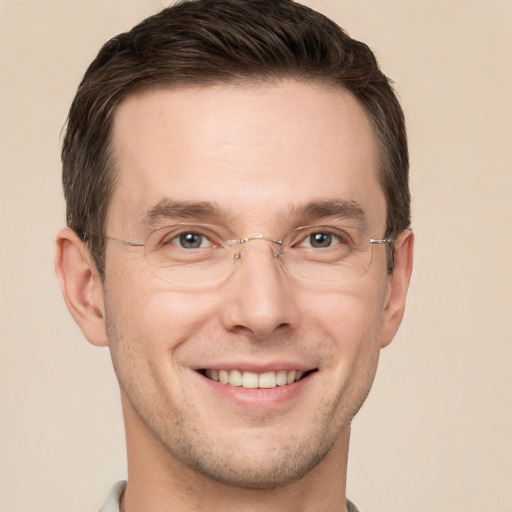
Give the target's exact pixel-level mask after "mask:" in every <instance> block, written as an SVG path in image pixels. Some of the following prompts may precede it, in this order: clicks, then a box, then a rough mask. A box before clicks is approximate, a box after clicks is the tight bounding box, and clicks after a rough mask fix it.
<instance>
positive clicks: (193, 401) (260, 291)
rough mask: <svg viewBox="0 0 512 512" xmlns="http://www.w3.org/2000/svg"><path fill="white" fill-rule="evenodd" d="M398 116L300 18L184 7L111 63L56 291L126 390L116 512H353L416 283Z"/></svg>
mask: <svg viewBox="0 0 512 512" xmlns="http://www.w3.org/2000/svg"><path fill="white" fill-rule="evenodd" d="M407 174H408V156H407V143H406V136H405V127H404V121H403V115H402V111H401V108H400V106H399V104H398V102H397V100H396V98H395V95H394V94H393V91H392V89H391V87H390V85H389V83H388V80H387V79H386V77H385V76H384V75H383V74H382V73H381V72H380V70H379V69H378V66H377V63H376V61H375V58H374V56H373V54H372V53H371V51H370V50H369V49H368V47H367V46H366V45H364V44H362V43H360V42H357V41H354V40H352V39H350V38H349V37H348V36H347V35H346V34H345V33H344V32H343V31H342V30H341V29H340V28H339V27H337V26H336V25H335V24H334V23H333V22H331V21H329V20H328V19H326V18H325V17H323V16H322V15H320V14H318V13H316V12H314V11H312V10H310V9H308V8H306V7H304V6H301V5H299V4H295V3H293V2H291V1H289V0H198V1H195V2H182V3H179V4H178V5H176V6H174V7H171V8H168V9H166V10H164V11H162V12H161V13H160V14H158V15H156V16H153V17H151V18H149V19H148V20H146V21H144V22H143V23H141V24H140V25H138V26H137V27H135V28H134V29H133V30H132V31H131V32H129V33H127V34H121V35H119V36H117V37H115V38H114V39H112V40H111V41H109V42H108V43H107V44H106V45H105V46H104V47H103V48H102V50H101V51H100V53H99V55H98V57H97V58H96V59H95V61H94V62H93V63H92V64H91V66H90V67H89V69H88V71H87V73H86V75H85V77H84V80H83V82H82V84H81V85H80V87H79V90H78V93H77V95H76V98H75V100H74V102H73V105H72V107H71V111H70V114H69V121H68V126H67V132H66V137H65V141H64V147H63V183H64V191H65V196H66V200H67V206H68V210H67V222H68V226H69V227H68V228H66V229H64V230H62V231H61V232H60V233H59V235H58V238H57V255H56V271H57V274H58V277H59V280H60V283H61V286H62V290H63V294H64V298H65V300H66V304H67V306H68V308H69V310H70V312H71V314H72V315H73V317H74V319H75V321H76V322H77V323H78V325H79V326H80V328H81V329H82V331H83V333H84V335H85V337H86V338H87V339H88V340H89V342H90V343H92V344H94V345H98V346H108V347H109V349H110V351H111V355H112V360H113V365H114V369H115V371H116V375H117V378H118V381H119V385H120V390H121V400H122V407H123V414H124V421H125V429H126V441H127V451H128V483H127V484H126V482H121V483H118V484H116V486H115V487H114V488H113V490H112V493H111V494H110V496H109V497H108V499H107V502H106V503H105V505H104V506H103V508H102V509H101V510H102V511H104V512H111V511H117V510H121V511H124V512H137V511H139V512H140V511H152V512H158V511H168V510H172V511H191V510H210V511H217V510H222V511H235V510H237V511H238V510H244V511H256V510H263V509H265V510H272V511H283V512H284V511H292V510H293V511H297V510H299V511H313V510H315V511H322V512H330V511H347V510H348V511H353V510H356V508H355V507H354V505H352V504H351V503H350V502H349V501H348V500H346V497H345V481H346V466H347V457H348V444H349V435H350V423H351V420H352V418H353V417H354V415H355V414H356V413H357V411H358V409H359V408H360V406H361V405H362V403H363V401H364V399H365V397H366V395H367V393H368V392H369V389H370V387H371V383H372V381H373V378H374V375H375V371H376V367H377V361H378V357H379V351H380V348H381V347H384V346H386V345H387V344H389V343H390V341H391V340H392V338H393V336H394V334H395V333H396V330H397V329H398V326H399V324H400V321H401V318H402V315H403V311H404V304H405V297H406V292H407V287H408V283H409V278H410V274H411V268H412V246H413V235H412V232H411V231H410V229H409V224H410V212H409V203H410V200H409V192H408V177H407Z"/></svg>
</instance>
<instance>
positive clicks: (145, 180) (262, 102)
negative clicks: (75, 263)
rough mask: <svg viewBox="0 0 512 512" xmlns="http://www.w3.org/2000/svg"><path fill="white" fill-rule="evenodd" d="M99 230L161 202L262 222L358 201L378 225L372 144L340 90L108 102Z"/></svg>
mask: <svg viewBox="0 0 512 512" xmlns="http://www.w3.org/2000/svg"><path fill="white" fill-rule="evenodd" d="M112 149H113V155H114V159H115V164H116V168H117V170H118V173H119V174H118V179H117V180H116V187H115V190H114V193H113V196H112V199H111V203H110V206H109V213H108V220H107V226H108V229H124V230H126V229H129V230H131V231H135V230H136V229H137V226H138V225H140V223H141V221H142V219H143V217H144V214H145V213H147V212H148V211H149V210H150V209H151V208H152V207H154V206H155V205H157V204H159V203H160V202H162V201H167V200H171V201H175V202H182V203H183V202H194V203H212V204H215V206H216V207H217V206H218V207H219V208H218V210H222V211H223V212H225V213H227V215H228V216H229V214H232V217H233V218H235V219H236V221H237V222H240V223H242V222H243V221H244V220H247V221H248V220H249V219H252V220H253V221H255V222H259V223H260V224H264V223H267V222H271V221H272V219H274V221H275V219H277V218H281V217H282V215H283V213H284V212H285V211H289V212H290V211H294V209H296V208H297V206H298V205H301V204H309V203H311V202H313V201H325V200H331V199H332V200H343V201H352V202H355V203H357V204H358V205H360V206H361V208H362V209H363V210H364V211H365V212H366V215H367V216H368V218H369V224H374V223H379V222H381V220H382V225H384V222H385V221H384V217H385V204H384V198H383V194H382V191H381V188H380V185H379V183H378V180H377V169H378V155H377V152H378V150H377V144H376V141H375V137H374V134H373V130H372V128H371V124H370V122H369V120H368V118H367V115H366V114H365V112H364V110H363V108H362V107H361V106H360V105H359V103H358V102H357V101H356V100H355V98H354V97H353V96H352V95H351V94H350V93H348V92H346V91H343V90H340V89H332V88H327V87H325V86H319V85H312V84H304V83H297V82H295V81H281V82H275V83H262V84H254V85H250V86H247V85H245V86H241V85H216V86H201V87H184V88H178V89H165V90H164V89H158V90H151V91H147V92H144V93H141V94H137V95H134V96H131V97H129V98H127V99H126V100H125V101H124V102H123V103H122V104H121V105H120V106H119V107H118V109H117V112H116V114H115V118H114V125H113V137H112Z"/></svg>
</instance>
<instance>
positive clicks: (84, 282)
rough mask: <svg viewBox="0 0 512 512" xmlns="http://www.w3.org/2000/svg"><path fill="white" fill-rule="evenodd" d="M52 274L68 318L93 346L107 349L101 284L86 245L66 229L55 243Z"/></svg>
mask: <svg viewBox="0 0 512 512" xmlns="http://www.w3.org/2000/svg"><path fill="white" fill-rule="evenodd" d="M56 243H57V252H56V254H55V272H56V274H57V277H58V279H59V283H60V287H61V290H62V295H63V296H64V300H65V302H66V306H67V307H68V309H69V312H70V313H71V316H72V317H73V319H74V320H75V322H76V323H77V324H78V326H79V327H80V329H81V330H82V332H83V333H84V336H85V337H86V338H87V340H88V341H89V342H90V343H92V344H93V345H97V346H102V347H104V346H107V345H108V341H107V334H106V327H105V306H104V302H103V284H102V282H101V279H100V277H99V274H98V272H97V270H96V267H95V266H94V264H93V262H92V258H91V255H90V253H89V250H88V248H87V244H86V243H85V242H83V241H82V240H80V238H79V237H78V235H77V234H76V233H75V232H74V231H73V230H72V229H70V228H65V229H63V230H62V231H60V232H59V234H58V235H57V239H56Z"/></svg>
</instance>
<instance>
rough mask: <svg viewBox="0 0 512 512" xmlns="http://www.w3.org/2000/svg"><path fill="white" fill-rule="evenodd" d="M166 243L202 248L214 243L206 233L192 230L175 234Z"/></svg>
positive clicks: (182, 246) (189, 247)
mask: <svg viewBox="0 0 512 512" xmlns="http://www.w3.org/2000/svg"><path fill="white" fill-rule="evenodd" d="M166 243H170V244H172V245H177V246H179V247H181V248H182V249H202V248H205V247H212V245H214V244H213V243H212V241H211V240H210V239H209V238H208V237H207V236H206V235H203V234H201V233H195V232H192V231H188V232H185V233H180V234H178V235H175V236H173V237H172V238H170V239H169V240H168V241H167V242H166Z"/></svg>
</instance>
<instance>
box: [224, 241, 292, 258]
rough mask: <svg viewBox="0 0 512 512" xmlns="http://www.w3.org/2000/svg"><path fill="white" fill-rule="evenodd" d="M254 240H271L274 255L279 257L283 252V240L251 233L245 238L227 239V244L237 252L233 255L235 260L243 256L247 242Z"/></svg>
mask: <svg viewBox="0 0 512 512" xmlns="http://www.w3.org/2000/svg"><path fill="white" fill-rule="evenodd" d="M252 241H263V242H270V243H271V244H272V246H273V247H274V253H273V255H274V257H278V256H280V255H281V253H282V245H283V242H282V241H281V240H275V239H273V238H270V237H267V236H265V235H261V234H254V235H250V236H247V237H245V238H240V239H239V240H227V241H226V242H225V244H226V245H228V246H230V247H232V248H234V249H235V251H236V252H235V254H234V256H233V259H234V261H235V262H237V261H239V260H240V259H241V258H242V255H243V253H244V250H245V247H246V246H247V244H248V243H249V242H252ZM238 249H239V250H238Z"/></svg>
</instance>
